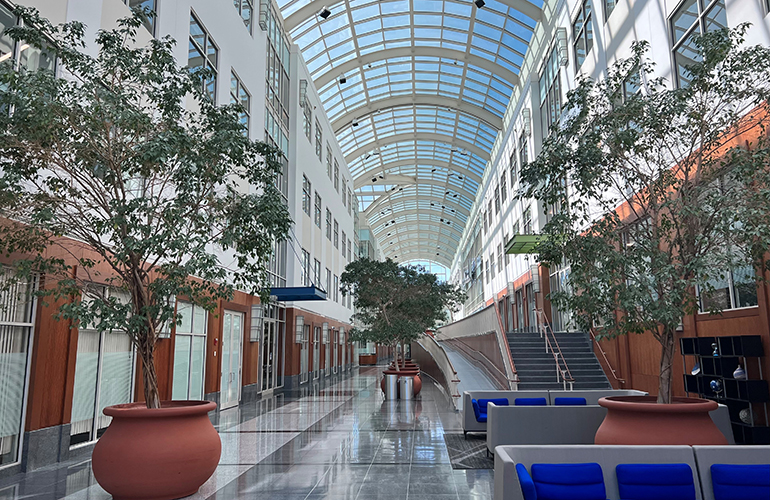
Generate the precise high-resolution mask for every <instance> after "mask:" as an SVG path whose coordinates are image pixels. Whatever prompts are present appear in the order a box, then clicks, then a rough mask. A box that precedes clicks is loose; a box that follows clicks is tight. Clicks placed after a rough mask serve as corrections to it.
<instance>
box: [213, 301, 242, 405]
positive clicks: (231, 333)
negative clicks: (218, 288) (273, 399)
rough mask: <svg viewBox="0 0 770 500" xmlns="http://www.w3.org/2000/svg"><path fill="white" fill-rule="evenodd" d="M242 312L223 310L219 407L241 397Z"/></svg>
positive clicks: (232, 402) (236, 402) (232, 403)
mask: <svg viewBox="0 0 770 500" xmlns="http://www.w3.org/2000/svg"><path fill="white" fill-rule="evenodd" d="M242 343H243V313H239V312H233V311H225V314H224V319H223V327H222V348H221V350H220V351H221V356H222V358H221V360H222V361H221V362H222V382H221V385H220V388H219V391H220V392H219V394H220V405H219V406H220V408H222V409H225V408H231V407H233V406H236V405H238V401H239V400H240V399H241V363H242V356H241V344H242Z"/></svg>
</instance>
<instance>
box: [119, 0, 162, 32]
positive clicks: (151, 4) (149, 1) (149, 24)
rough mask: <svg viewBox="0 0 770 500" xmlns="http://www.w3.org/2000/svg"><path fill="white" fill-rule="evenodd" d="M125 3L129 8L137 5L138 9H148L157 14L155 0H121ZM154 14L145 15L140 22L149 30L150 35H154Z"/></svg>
mask: <svg viewBox="0 0 770 500" xmlns="http://www.w3.org/2000/svg"><path fill="white" fill-rule="evenodd" d="M123 1H124V3H125V4H126V5H128V8H129V9H134V8H135V7H139V8H140V9H145V10H150V11H152V12H154V13H156V14H157V12H158V5H157V3H158V2H157V0H123ZM155 19H156V17H155V16H147V18H146V19H143V20H142V24H143V25H144V27H145V28H147V31H149V32H150V34H151V35H152V36H155Z"/></svg>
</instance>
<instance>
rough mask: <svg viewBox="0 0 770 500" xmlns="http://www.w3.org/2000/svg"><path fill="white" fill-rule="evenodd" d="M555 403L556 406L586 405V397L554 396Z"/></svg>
mask: <svg viewBox="0 0 770 500" xmlns="http://www.w3.org/2000/svg"><path fill="white" fill-rule="evenodd" d="M553 404H555V405H556V406H585V405H586V404H587V403H586V398H554V400H553Z"/></svg>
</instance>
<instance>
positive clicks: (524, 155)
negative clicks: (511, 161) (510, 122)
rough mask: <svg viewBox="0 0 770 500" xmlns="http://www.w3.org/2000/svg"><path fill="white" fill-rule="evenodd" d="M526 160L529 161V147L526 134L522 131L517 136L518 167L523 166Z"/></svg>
mask: <svg viewBox="0 0 770 500" xmlns="http://www.w3.org/2000/svg"><path fill="white" fill-rule="evenodd" d="M527 162H529V147H528V143H527V136H526V135H525V134H524V132H522V133H521V135H520V136H519V168H524V165H526V164H527Z"/></svg>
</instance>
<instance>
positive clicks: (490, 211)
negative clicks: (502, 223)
mask: <svg viewBox="0 0 770 500" xmlns="http://www.w3.org/2000/svg"><path fill="white" fill-rule="evenodd" d="M487 214H489V228H490V229H492V200H489V210H488V211H487Z"/></svg>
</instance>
